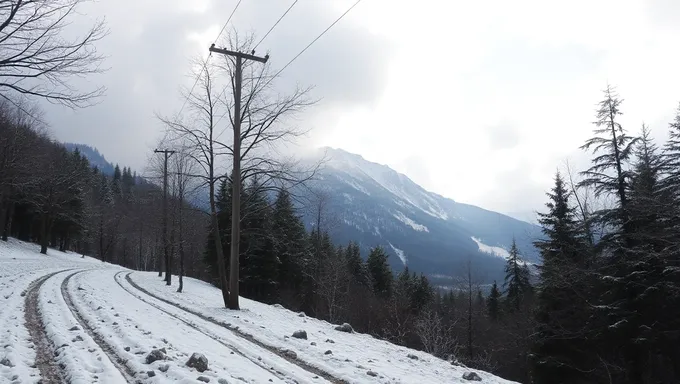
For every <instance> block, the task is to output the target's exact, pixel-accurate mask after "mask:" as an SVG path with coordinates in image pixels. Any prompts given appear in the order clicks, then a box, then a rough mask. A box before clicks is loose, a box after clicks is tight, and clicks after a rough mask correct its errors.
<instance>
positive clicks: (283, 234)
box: [272, 189, 306, 292]
mask: <svg viewBox="0 0 680 384" xmlns="http://www.w3.org/2000/svg"><path fill="white" fill-rule="evenodd" d="M272 236H273V240H274V252H275V254H276V255H277V256H278V258H279V271H278V276H279V286H280V287H281V288H282V289H283V290H289V291H291V292H292V291H295V290H298V289H299V288H300V285H301V284H302V266H303V265H304V264H305V260H304V259H305V255H306V254H305V252H304V249H305V237H306V233H305V227H304V224H303V223H302V220H300V218H299V217H298V216H297V215H296V213H295V208H294V207H293V203H292V201H291V198H290V194H289V193H288V191H287V190H285V189H282V190H280V191H279V193H278V195H277V197H276V201H275V202H274V210H273V212H272Z"/></svg>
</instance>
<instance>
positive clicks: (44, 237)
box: [40, 213, 49, 255]
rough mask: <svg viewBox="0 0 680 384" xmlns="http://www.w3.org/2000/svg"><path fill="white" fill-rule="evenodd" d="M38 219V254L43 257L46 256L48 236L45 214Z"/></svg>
mask: <svg viewBox="0 0 680 384" xmlns="http://www.w3.org/2000/svg"><path fill="white" fill-rule="evenodd" d="M41 216H42V217H41V219H40V253H42V254H43V255H47V242H48V240H49V239H48V234H47V219H48V217H47V214H46V213H43V214H42V215H41Z"/></svg>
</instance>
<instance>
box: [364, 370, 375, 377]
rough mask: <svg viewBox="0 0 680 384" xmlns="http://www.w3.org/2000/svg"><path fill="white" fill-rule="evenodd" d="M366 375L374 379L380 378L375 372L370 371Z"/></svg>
mask: <svg viewBox="0 0 680 384" xmlns="http://www.w3.org/2000/svg"><path fill="white" fill-rule="evenodd" d="M366 374H367V375H369V376H373V377H376V376H378V374H377V373H375V372H373V371H368V372H366Z"/></svg>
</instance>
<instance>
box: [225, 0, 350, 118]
mask: <svg viewBox="0 0 680 384" xmlns="http://www.w3.org/2000/svg"><path fill="white" fill-rule="evenodd" d="M296 2H297V1H296ZM360 2H361V0H357V1H356V2H355V3H354V4H352V6H351V7H349V8H347V10H346V11H345V12H344V13H343V14H342V15H340V17H338V18H337V19H335V21H334V22H333V23H331V25H329V26H328V27H327V28H326V29H324V30H323V32H321V33H320V34H319V36H317V37H316V38H314V40H312V41H311V42H310V43H309V44H307V46H306V47H304V48H303V49H302V51H300V52H299V53H298V54H297V55H295V56H294V57H293V58H292V59H291V60H290V61H289V62H288V63H286V65H284V66H283V68H281V69H280V70H279V71H278V72H276V74H275V75H274V76H272V77H271V78H270V79H269V81H267V82H266V83H265V84H264V86H263V88H264V87H266V86H267V85H269V83H271V82H272V81H273V80H274V79H275V78H276V77H277V76H278V75H280V74H281V72H283V71H284V70H285V69H286V68H288V67H289V66H290V65H291V64H292V63H293V62H294V61H295V60H297V58H298V57H300V56H301V55H302V54H303V53H305V51H306V50H308V49H309V47H311V46H312V45H313V44H314V43H316V42H317V40H319V39H320V38H321V37H322V36H323V35H325V34H326V32H328V31H329V30H330V29H331V28H333V26H334V25H335V24H337V23H338V22H339V21H340V20H342V18H343V17H345V16H346V15H347V14H348V13H349V12H350V11H351V10H352V9H354V7H356V6H357V4H359V3H360ZM293 5H295V3H293ZM291 8H292V5H291ZM289 10H290V8H289ZM286 13H288V11H286ZM284 16H285V13H284ZM277 23H278V22H277ZM275 25H276V24H275ZM272 28H273V27H272ZM267 33H269V32H267ZM260 42H261V41H260ZM258 44H259V43H258ZM226 90H227V87H225V88H224V90H222V93H220V97H221V95H222V94H224V92H226ZM226 115H227V112H225V113H224V114H222V116H220V118H219V119H217V122H215V125H217V124H218V123H219V122H220V121H222V118H224V116H226Z"/></svg>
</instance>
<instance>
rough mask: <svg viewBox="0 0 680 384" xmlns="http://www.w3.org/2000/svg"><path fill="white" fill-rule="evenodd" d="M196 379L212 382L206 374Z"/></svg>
mask: <svg viewBox="0 0 680 384" xmlns="http://www.w3.org/2000/svg"><path fill="white" fill-rule="evenodd" d="M196 380H198V381H202V382H204V383H209V382H210V379H209V378H207V377H205V376H199V377H198V378H197V379H196Z"/></svg>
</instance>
